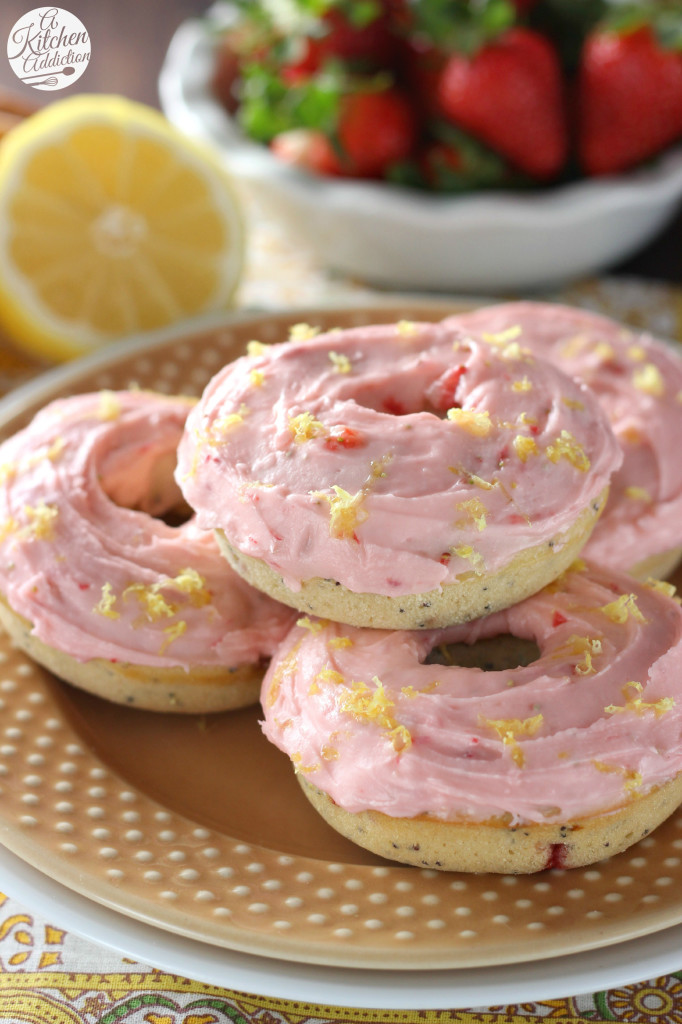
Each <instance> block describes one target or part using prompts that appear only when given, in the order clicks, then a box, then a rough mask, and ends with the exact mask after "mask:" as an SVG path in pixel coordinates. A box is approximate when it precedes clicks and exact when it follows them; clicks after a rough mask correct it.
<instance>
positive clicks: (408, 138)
mask: <svg viewBox="0 0 682 1024" xmlns="http://www.w3.org/2000/svg"><path fill="white" fill-rule="evenodd" d="M415 138H416V119H415V115H414V112H413V110H412V107H411V105H410V103H409V102H408V100H407V99H406V98H405V97H404V96H403V95H402V93H400V92H399V91H398V90H397V89H383V90H371V89H370V90H368V91H361V90H359V91H357V92H351V93H348V94H347V95H344V96H341V97H340V98H339V101H338V109H337V115H336V119H335V123H334V124H328V125H323V126H321V127H320V128H294V129H290V130H287V131H283V132H278V133H277V134H276V135H275V136H274V138H273V139H272V141H271V143H270V148H271V149H272V151H273V153H275V154H276V155H277V156H278V157H279V158H280V159H282V160H286V161H287V162H288V163H292V164H295V165H296V166H298V167H304V168H305V169H306V170H309V171H315V172H316V173H318V174H336V175H343V176H351V177H356V178H380V177H383V175H384V174H385V172H386V171H387V170H388V168H389V167H390V166H391V165H392V164H394V163H397V162H399V161H401V160H404V159H406V158H407V157H408V156H409V155H410V152H411V150H412V148H413V145H414V141H415Z"/></svg>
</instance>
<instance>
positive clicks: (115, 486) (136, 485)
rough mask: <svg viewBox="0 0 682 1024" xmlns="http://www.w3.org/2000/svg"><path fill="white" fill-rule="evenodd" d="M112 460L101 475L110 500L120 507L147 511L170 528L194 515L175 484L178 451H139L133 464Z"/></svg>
mask: <svg viewBox="0 0 682 1024" xmlns="http://www.w3.org/2000/svg"><path fill="white" fill-rule="evenodd" d="M129 454H130V453H128V454H127V456H126V458H125V459H123V460H118V459H116V458H110V459H109V460H108V463H107V465H106V467H104V471H103V472H102V474H101V476H100V485H101V487H102V490H103V491H104V493H105V494H106V496H107V498H109V500H110V501H112V502H113V503H114V505H118V507H119V508H127V509H131V510H132V511H133V512H144V513H145V514H146V515H148V516H151V517H152V518H153V519H160V520H162V521H163V522H164V523H166V525H167V526H174V527H175V526H181V525H182V524H183V523H186V522H187V521H188V520H189V519H191V517H192V515H193V514H194V513H193V511H192V509H191V508H190V506H189V505H188V504H187V502H186V501H185V499H184V498H183V496H182V492H181V490H180V488H179V487H178V485H177V483H176V482H175V477H174V473H175V467H176V464H177V454H176V450H175V448H173V449H172V450H169V451H165V452H163V453H161V454H159V453H153V452H151V453H150V454H149V455H148V456H147V453H145V452H143V451H139V452H138V453H136V454H137V456H138V458H137V459H136V460H135V461H133V462H131V461H130V458H129Z"/></svg>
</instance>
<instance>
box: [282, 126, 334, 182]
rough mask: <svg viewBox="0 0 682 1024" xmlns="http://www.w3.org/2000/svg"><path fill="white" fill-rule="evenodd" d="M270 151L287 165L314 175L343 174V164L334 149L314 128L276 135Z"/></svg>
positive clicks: (292, 130)
mask: <svg viewBox="0 0 682 1024" xmlns="http://www.w3.org/2000/svg"><path fill="white" fill-rule="evenodd" d="M270 149H271V150H272V152H273V153H274V154H275V156H276V157H279V159H280V160H284V161H285V163H288V164H293V165H294V166H295V167H301V168H303V170H306V171H312V172H313V173H314V174H341V163H340V161H339V158H338V156H337V155H336V153H335V152H334V147H333V146H332V144H331V142H330V141H329V139H328V138H327V136H326V135H325V134H324V133H323V132H321V131H316V130H315V129H314V128H290V129H289V130H288V131H284V132H280V133H279V134H278V135H275V137H274V138H273V140H272V142H271V143H270Z"/></svg>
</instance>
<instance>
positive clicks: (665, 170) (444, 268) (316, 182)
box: [159, 20, 682, 292]
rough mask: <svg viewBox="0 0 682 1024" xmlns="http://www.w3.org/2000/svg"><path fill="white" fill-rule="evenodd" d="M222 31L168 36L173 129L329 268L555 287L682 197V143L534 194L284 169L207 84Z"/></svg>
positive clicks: (663, 218) (167, 87) (433, 280)
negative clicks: (640, 163)
mask: <svg viewBox="0 0 682 1024" xmlns="http://www.w3.org/2000/svg"><path fill="white" fill-rule="evenodd" d="M217 45H218V38H217V34H216V31H215V28H212V27H211V25H210V23H209V22H208V21H206V20H203V21H202V20H192V21H188V22H185V23H183V24H182V25H181V26H180V27H179V29H178V30H177V32H176V33H175V35H174V37H173V39H172V41H171V45H170V47H169V49H168V53H167V55H166V59H165V61H164V64H163V67H162V70H161V74H160V78H159V94H160V99H161V106H162V109H163V111H164V113H165V114H166V116H167V117H168V118H169V120H170V121H172V122H173V123H174V124H175V125H176V126H177V127H178V128H180V129H181V130H182V131H184V132H185V133H187V134H188V135H191V136H193V137H195V138H199V139H202V140H204V141H205V142H208V143H211V144H213V145H214V146H215V147H217V149H218V151H219V152H220V154H222V157H223V159H224V160H225V162H226V164H227V166H228V168H229V169H230V171H231V172H232V174H233V175H234V177H235V179H236V180H238V181H241V182H243V183H244V184H245V185H247V186H248V187H249V189H250V190H251V191H252V192H254V193H255V194H256V197H257V199H258V200H259V201H261V203H262V204H266V209H267V211H268V212H270V213H271V214H272V215H274V216H276V217H277V218H279V219H280V220H283V221H284V222H285V224H286V228H287V231H288V232H289V233H290V234H291V237H292V238H297V239H299V240H300V241H301V243H302V244H305V245H307V246H309V247H310V248H311V249H312V251H313V253H314V254H315V257H316V258H317V260H318V261H319V262H320V263H321V264H322V265H323V266H325V267H327V268H329V269H330V270H333V271H338V272H340V273H342V274H345V275H351V276H353V277H360V278H362V279H364V280H365V281H366V282H368V283H370V284H375V285H379V286H382V287H389V288H401V289H408V290H410V289H427V290H429V289H434V290H448V291H462V290H467V291H476V292H499V291H501V290H505V289H524V288H525V289H532V288H543V287H551V286H555V285H558V284H561V283H564V282H566V281H567V280H570V279H572V278H577V277H582V276H585V275H590V274H593V273H595V272H597V271H599V270H601V269H603V268H605V267H607V266H609V265H610V264H613V263H615V262H618V261H620V260H623V259H625V258H626V257H627V256H629V255H631V254H632V253H633V252H635V251H636V250H637V249H639V248H640V247H642V246H643V245H645V244H646V242H648V241H649V240H650V239H651V238H653V236H654V235H655V234H656V233H657V232H658V231H659V230H660V229H661V228H662V227H663V226H664V224H665V223H666V222H667V221H669V220H670V219H672V217H673V216H674V214H675V212H676V209H677V207H678V205H679V203H680V201H681V200H682V147H678V148H676V149H674V150H672V151H669V152H668V153H666V154H665V155H664V156H662V157H661V158H660V159H659V160H658V161H656V163H655V164H653V165H652V166H649V167H646V168H643V169H640V170H637V171H634V172H631V173H629V174H623V175H620V176H618V177H613V178H600V179H592V180H583V181H579V182H576V183H574V184H570V185H563V186H557V187H556V188H554V189H552V188H550V189H546V190H543V191H537V192H523V193H514V192H502V191H500V192H486V193H485V194H478V195H471V196H457V197H449V196H442V195H425V194H422V193H420V192H413V191H411V190H409V189H403V188H397V187H394V186H390V185H384V184H380V183H377V182H364V181H358V180H341V179H338V178H323V177H320V176H317V175H313V174H308V173H306V172H304V171H301V170H299V169H297V168H294V167H290V166H287V165H286V164H284V163H283V162H281V161H280V160H278V159H276V158H275V157H274V156H273V155H272V154H271V153H270V151H269V150H268V149H267V147H265V146H262V145H259V144H257V143H254V142H251V141H250V140H248V139H247V138H245V137H244V135H243V134H242V132H241V131H240V130H239V128H238V127H237V126H236V124H235V123H234V121H233V120H232V119H231V118H230V116H229V114H228V113H227V112H226V111H225V109H224V108H223V106H222V105H221V103H220V102H219V101H218V100H217V99H216V98H215V97H214V96H213V94H212V92H211V85H210V80H211V74H212V70H213V66H214V62H215V54H216V48H217Z"/></svg>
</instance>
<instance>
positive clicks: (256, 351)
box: [246, 338, 272, 356]
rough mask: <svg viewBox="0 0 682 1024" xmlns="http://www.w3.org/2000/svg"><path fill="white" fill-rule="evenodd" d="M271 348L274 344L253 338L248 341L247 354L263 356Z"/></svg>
mask: <svg viewBox="0 0 682 1024" xmlns="http://www.w3.org/2000/svg"><path fill="white" fill-rule="evenodd" d="M271 348H272V345H266V344H265V342H263V341H257V340H256V339H255V338H252V340H251V341H247V343H246V354H247V355H248V356H262V355H265V353H266V352H267V351H268V350H269V349H271Z"/></svg>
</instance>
